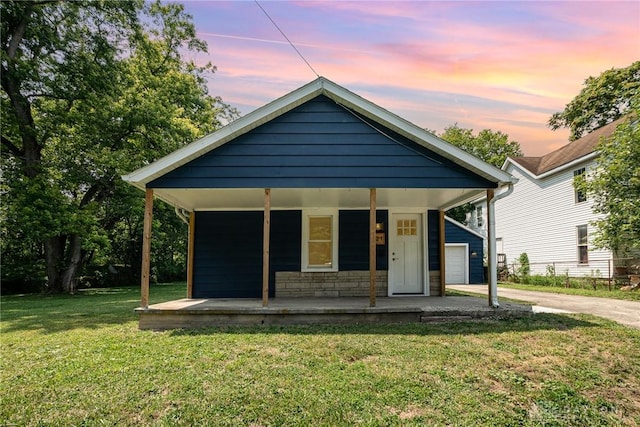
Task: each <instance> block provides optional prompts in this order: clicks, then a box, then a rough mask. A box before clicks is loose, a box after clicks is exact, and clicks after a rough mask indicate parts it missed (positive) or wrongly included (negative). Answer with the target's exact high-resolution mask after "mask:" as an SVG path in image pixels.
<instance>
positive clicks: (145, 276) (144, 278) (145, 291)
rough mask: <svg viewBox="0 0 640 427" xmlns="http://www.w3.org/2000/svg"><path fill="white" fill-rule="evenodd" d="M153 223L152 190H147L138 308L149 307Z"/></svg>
mask: <svg viewBox="0 0 640 427" xmlns="http://www.w3.org/2000/svg"><path fill="white" fill-rule="evenodd" d="M152 221H153V189H152V188H147V189H146V191H145V197H144V225H143V231H142V274H141V275H140V307H142V308H147V307H149V274H150V271H151V223H152Z"/></svg>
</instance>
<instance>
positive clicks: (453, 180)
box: [147, 96, 496, 188]
mask: <svg viewBox="0 0 640 427" xmlns="http://www.w3.org/2000/svg"><path fill="white" fill-rule="evenodd" d="M147 187H149V188H267V187H269V188H372V187H377V188H495V187H496V185H495V184H494V183H491V182H489V181H487V180H486V179H484V178H482V177H480V176H478V175H476V174H474V173H472V172H470V171H468V170H466V169H464V168H463V167H461V166H459V165H457V164H455V163H453V162H451V161H450V160H447V159H445V158H443V157H442V156H439V155H437V154H435V153H433V152H430V151H429V150H427V149H425V148H424V147H422V146H420V145H418V144H416V143H414V142H412V141H410V140H408V139H406V138H404V137H403V136H401V135H398V134H395V133H394V132H392V131H391V130H389V129H387V128H385V127H383V126H380V125H379V124H376V123H371V122H370V121H368V120H367V119H365V118H362V117H359V116H358V115H356V114H355V113H353V112H352V111H350V110H348V109H346V108H345V107H342V106H340V105H337V104H336V103H335V102H333V101H332V100H330V99H329V98H327V97H325V96H318V97H317V98H314V99H313V100H311V101H308V102H307V103H305V104H303V105H301V106H299V107H296V108H295V109H293V110H291V111H289V112H287V113H285V114H283V115H281V116H279V117H277V118H275V119H274V120H272V121H270V122H268V123H265V124H264V125H262V126H259V127H257V128H255V129H253V130H251V131H250V132H248V133H246V134H244V135H241V136H239V137H238V138H236V139H235V140H233V141H230V142H228V143H226V144H225V145H223V146H221V147H219V148H217V149H215V150H212V151H210V152H209V153H206V154H204V155H202V156H200V157H199V158H197V159H194V160H192V161H191V162H189V163H187V164H185V165H183V166H181V167H179V168H177V169H175V170H173V171H171V172H169V173H167V174H165V175H164V176H162V177H160V178H158V179H156V180H154V181H153V182H151V183H149V184H148V185H147Z"/></svg>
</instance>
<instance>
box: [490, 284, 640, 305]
mask: <svg viewBox="0 0 640 427" xmlns="http://www.w3.org/2000/svg"><path fill="white" fill-rule="evenodd" d="M498 286H501V287H505V288H511V289H522V290H524V291H539V292H551V293H555V294H565V295H582V296H586V297H599V298H613V299H622V300H629V301H640V291H621V290H620V289H612V290H609V289H607V288H606V287H604V286H602V285H599V286H598V289H595V290H594V289H591V288H586V287H585V288H565V287H564V286H543V285H525V284H521V283H509V282H500V283H499V285H498Z"/></svg>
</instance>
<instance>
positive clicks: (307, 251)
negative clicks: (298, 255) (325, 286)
mask: <svg viewBox="0 0 640 427" xmlns="http://www.w3.org/2000/svg"><path fill="white" fill-rule="evenodd" d="M337 219H338V213H337V212H330V213H327V212H315V211H308V212H304V215H303V222H302V227H303V229H302V238H303V242H302V269H303V271H337V269H338V266H337V251H338V247H337V236H338V233H337V228H338V221H337Z"/></svg>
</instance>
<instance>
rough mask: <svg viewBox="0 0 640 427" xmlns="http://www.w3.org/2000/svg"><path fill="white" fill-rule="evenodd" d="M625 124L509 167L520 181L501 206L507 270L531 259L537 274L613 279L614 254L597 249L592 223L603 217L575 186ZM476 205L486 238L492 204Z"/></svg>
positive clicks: (473, 219)
mask: <svg viewBox="0 0 640 427" xmlns="http://www.w3.org/2000/svg"><path fill="white" fill-rule="evenodd" d="M622 120H624V119H619V120H617V121H614V122H612V123H610V124H608V125H605V126H603V127H601V128H599V129H597V130H595V131H593V132H591V133H590V134H588V135H585V136H583V137H582V138H580V139H577V140H575V141H573V142H570V143H569V144H567V145H564V146H563V147H560V148H558V149H557V150H555V151H552V152H550V153H548V154H545V155H543V156H540V157H514V158H508V159H507V160H506V161H505V163H504V165H503V166H502V170H504V171H505V172H508V173H509V174H511V175H512V176H513V177H514V178H515V179H516V180H517V182H516V183H515V184H514V185H513V192H512V194H511V195H510V196H509V197H507V198H504V199H502V200H499V201H497V202H496V203H495V208H496V211H495V216H496V235H495V236H496V245H497V253H499V254H505V256H506V262H507V265H511V264H512V263H513V262H514V261H517V260H518V258H519V257H520V255H521V254H522V253H526V254H527V256H528V258H529V262H530V268H531V274H542V275H544V274H547V272H548V270H554V271H555V273H556V274H568V275H569V276H571V277H584V276H590V275H599V276H601V277H612V275H613V273H614V271H613V265H612V261H613V258H614V254H613V253H612V252H611V251H609V250H604V249H596V248H594V247H593V244H592V240H593V234H594V229H593V225H592V221H594V220H596V219H598V218H599V217H600V214H595V213H594V212H593V210H592V201H591V200H589V198H587V197H586V195H585V194H583V193H581V192H580V191H577V190H576V188H575V187H574V185H573V183H574V179H575V177H577V176H580V175H583V174H585V173H587V174H588V173H589V171H590V170H592V169H593V168H594V167H595V164H596V163H595V162H596V159H597V157H598V152H597V150H596V147H597V145H598V143H599V142H600V140H601V138H603V137H608V136H610V135H612V134H613V132H614V131H615V128H616V127H617V125H618V124H619V123H620V122H621V121H622ZM474 204H475V210H474V211H472V212H471V214H469V215H468V217H467V223H468V224H469V226H470V228H472V229H473V230H475V231H477V232H478V233H480V234H483V235H486V232H487V231H486V230H487V224H486V220H485V213H486V200H485V199H483V198H481V199H479V200H477V201H476V202H474Z"/></svg>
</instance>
